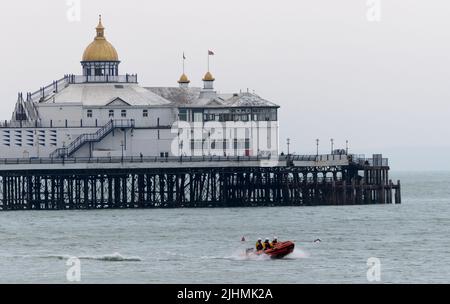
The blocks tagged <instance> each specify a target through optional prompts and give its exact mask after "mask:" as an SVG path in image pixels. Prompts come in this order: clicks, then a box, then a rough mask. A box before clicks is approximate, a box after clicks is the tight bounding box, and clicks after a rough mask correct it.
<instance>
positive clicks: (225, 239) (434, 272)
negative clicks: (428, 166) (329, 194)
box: [0, 172, 450, 284]
mask: <svg viewBox="0 0 450 304" xmlns="http://www.w3.org/2000/svg"><path fill="white" fill-rule="evenodd" d="M391 177H393V179H395V180H397V179H400V180H401V182H402V199H403V201H402V204H401V205H365V206H336V207H333V206H331V207H330V206H326V207H284V208H224V209H171V210H95V211H32V212H28V211H25V212H22V211H17V212H0V283H39V284H42V283H63V284H65V283H67V284H83V283H86V284H87V283H107V284H108V283H112V284H116V283H139V284H140V283H145V284H146V283H179V284H187V283H208V284H209V283H225V284H228V283H252V284H259V283H273V284H292V283H313V284H315V283H363V284H365V283H368V284H372V283H449V282H450V237H449V236H450V172H391ZM274 236H277V237H278V238H279V239H280V240H281V241H283V240H292V241H294V242H295V244H296V249H295V251H294V252H293V253H292V254H291V255H289V256H287V257H286V258H284V259H280V260H272V259H269V258H266V257H254V256H247V255H246V254H245V251H246V249H247V248H251V247H254V244H255V241H256V240H257V239H258V238H272V237H274ZM243 237H244V238H245V241H242V238H243ZM319 240H320V241H319Z"/></svg>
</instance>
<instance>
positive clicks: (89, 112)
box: [87, 110, 92, 118]
mask: <svg viewBox="0 0 450 304" xmlns="http://www.w3.org/2000/svg"><path fill="white" fill-rule="evenodd" d="M87 117H88V118H92V110H87Z"/></svg>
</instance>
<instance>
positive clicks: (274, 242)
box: [272, 236, 278, 248]
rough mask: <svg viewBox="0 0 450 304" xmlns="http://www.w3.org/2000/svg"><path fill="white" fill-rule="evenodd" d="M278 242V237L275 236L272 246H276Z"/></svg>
mask: <svg viewBox="0 0 450 304" xmlns="http://www.w3.org/2000/svg"><path fill="white" fill-rule="evenodd" d="M276 244H278V237H276V236H274V237H273V241H272V248H273V247H275V245H276Z"/></svg>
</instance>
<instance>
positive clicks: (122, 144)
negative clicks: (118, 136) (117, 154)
mask: <svg viewBox="0 0 450 304" xmlns="http://www.w3.org/2000/svg"><path fill="white" fill-rule="evenodd" d="M120 146H121V147H122V158H121V159H120V161H121V162H122V163H123V152H124V151H123V148H124V147H125V145H124V143H123V140H122V141H121V142H120Z"/></svg>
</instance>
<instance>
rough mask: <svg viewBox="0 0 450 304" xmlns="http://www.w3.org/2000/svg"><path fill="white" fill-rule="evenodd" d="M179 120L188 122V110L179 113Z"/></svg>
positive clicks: (181, 110)
mask: <svg viewBox="0 0 450 304" xmlns="http://www.w3.org/2000/svg"><path fill="white" fill-rule="evenodd" d="M178 119H179V120H180V121H187V110H186V109H180V112H179V113H178Z"/></svg>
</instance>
